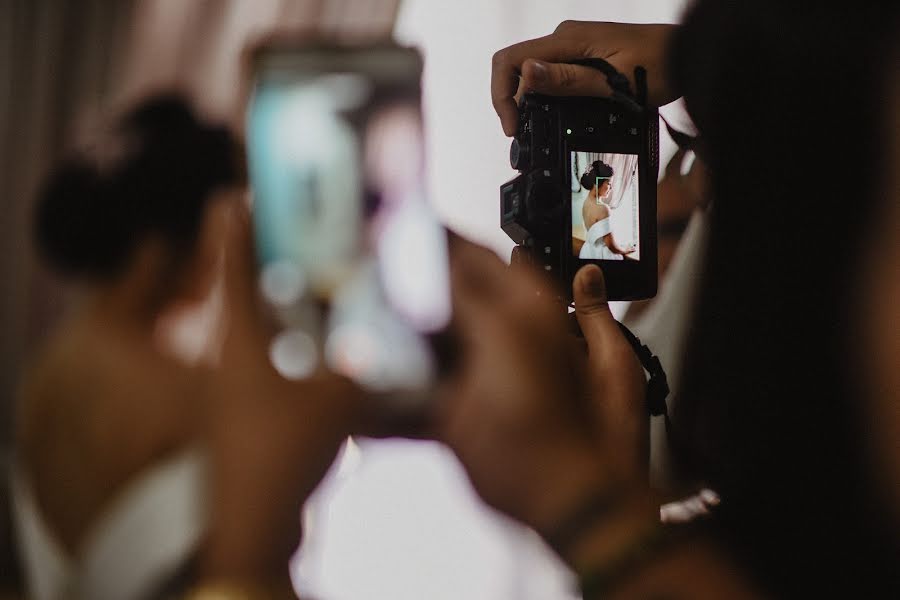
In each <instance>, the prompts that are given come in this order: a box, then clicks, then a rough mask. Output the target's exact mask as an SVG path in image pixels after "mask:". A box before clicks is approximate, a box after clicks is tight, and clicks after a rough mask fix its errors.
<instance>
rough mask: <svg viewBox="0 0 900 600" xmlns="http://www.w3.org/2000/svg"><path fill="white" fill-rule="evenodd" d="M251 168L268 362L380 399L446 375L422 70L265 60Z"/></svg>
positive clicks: (417, 62) (293, 56)
mask: <svg viewBox="0 0 900 600" xmlns="http://www.w3.org/2000/svg"><path fill="white" fill-rule="evenodd" d="M255 68H256V79H255V86H254V93H253V98H252V102H251V104H250V108H249V113H248V159H249V168H250V177H251V183H252V187H253V219H254V227H255V233H256V243H257V254H258V259H259V264H260V288H261V292H262V295H263V296H264V297H265V298H266V300H267V302H268V303H269V304H270V305H271V307H272V308H273V309H274V310H275V312H276V314H277V315H278V319H279V321H280V323H281V325H282V326H283V327H284V331H283V332H282V334H281V335H279V336H278V337H277V338H276V340H275V342H274V343H273V347H272V351H271V355H272V360H273V363H274V364H275V366H276V368H278V369H279V371H281V372H282V373H283V374H285V375H287V376H293V377H302V376H304V375H306V374H307V373H308V372H309V371H311V370H313V369H314V368H317V367H318V366H320V365H321V364H322V363H324V364H325V365H326V366H328V367H329V368H331V369H332V370H336V371H338V372H340V373H343V374H346V375H348V376H350V377H351V378H353V379H355V380H357V381H358V382H360V383H362V384H364V385H367V386H369V387H374V388H381V389H391V388H397V387H401V388H404V387H405V388H416V387H420V386H422V385H427V382H428V381H430V379H431V377H432V376H433V374H434V371H435V365H434V358H433V355H432V353H431V351H430V348H429V344H428V342H427V340H426V336H427V335H428V334H431V333H435V332H438V331H440V330H442V329H443V328H444V327H446V325H447V324H448V322H449V319H450V293H449V276H448V272H447V271H448V267H447V248H446V244H447V241H446V235H445V233H444V230H443V228H442V227H441V226H440V224H439V223H438V221H437V219H436V218H435V216H434V214H433V213H432V211H431V208H430V206H429V204H428V202H427V198H426V194H425V181H424V173H425V153H424V139H423V138H424V136H423V125H422V115H421V107H420V95H421V92H420V78H421V70H422V62H421V57H420V55H419V54H418V52H416V51H415V50H412V49H408V48H401V47H397V46H392V45H379V46H369V47H322V46H315V47H307V48H270V49H267V50H263V51H261V52H260V53H259V54H258V56H257V58H256V65H255Z"/></svg>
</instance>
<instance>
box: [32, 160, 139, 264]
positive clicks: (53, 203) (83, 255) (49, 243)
mask: <svg viewBox="0 0 900 600" xmlns="http://www.w3.org/2000/svg"><path fill="white" fill-rule="evenodd" d="M104 187H105V186H104V183H103V180H102V177H101V176H100V174H99V172H98V170H97V169H96V167H94V166H93V165H92V164H91V163H90V162H89V161H87V160H85V159H84V158H83V157H79V158H74V159H70V160H69V161H68V162H65V163H63V164H62V165H61V166H60V167H58V168H57V169H56V170H55V171H54V173H53V175H52V176H51V178H50V179H49V180H48V181H47V183H46V184H45V186H44V188H43V189H42V191H41V193H40V195H39V197H38V201H37V206H36V214H35V221H34V224H35V230H34V235H35V241H36V243H37V248H38V252H39V253H40V254H41V256H42V258H44V259H45V260H46V261H47V262H48V263H49V264H50V266H51V267H53V268H54V269H56V270H58V271H59V272H61V273H62V274H64V275H76V276H104V275H107V274H109V273H111V272H113V271H115V269H116V268H117V267H118V266H119V264H120V261H121V259H122V257H123V256H124V255H126V254H127V253H128V248H127V247H126V246H127V241H128V235H127V232H124V231H122V229H121V226H122V223H121V222H119V223H114V222H111V221H118V219H112V218H111V217H113V216H114V215H113V214H112V213H113V212H114V211H113V210H112V209H113V207H112V206H109V202H107V194H106V190H105V189H104Z"/></svg>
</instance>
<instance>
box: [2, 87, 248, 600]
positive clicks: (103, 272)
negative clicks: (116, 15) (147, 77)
mask: <svg viewBox="0 0 900 600" xmlns="http://www.w3.org/2000/svg"><path fill="white" fill-rule="evenodd" d="M234 151H235V148H234V143H233V141H232V140H231V138H230V136H229V135H228V134H227V133H226V131H225V130H223V129H218V128H214V127H209V126H206V125H203V124H202V123H200V122H199V121H197V120H196V118H195V117H194V116H193V115H192V113H191V112H190V109H189V108H188V107H187V106H186V105H185V104H184V103H183V102H182V101H180V100H178V99H177V98H167V97H163V98H157V99H154V100H150V101H148V102H145V103H144V104H142V105H141V106H139V107H137V108H136V109H135V110H133V111H132V112H130V113H129V114H128V115H126V116H125V117H124V118H123V119H122V120H121V121H120V122H119V123H118V124H117V125H116V127H115V128H114V130H113V131H112V132H111V134H110V135H108V136H106V138H104V141H103V143H101V144H99V145H98V146H96V147H94V148H91V149H90V150H89V151H88V152H85V153H82V154H79V155H75V156H73V157H71V158H70V159H69V160H68V161H67V162H65V163H64V164H62V165H61V166H60V167H59V168H58V169H57V171H55V172H54V173H53V174H52V176H51V177H50V179H49V181H48V184H47V185H46V186H45V188H44V191H43V193H42V195H41V198H40V200H39V203H38V207H37V213H36V218H35V223H36V229H35V233H36V238H37V241H38V247H39V250H40V252H41V254H42V255H43V257H44V258H45V259H46V260H47V262H48V263H49V264H50V265H51V266H52V267H54V268H55V269H56V270H57V271H58V272H60V273H61V274H62V275H64V276H66V277H67V278H68V279H69V280H70V281H71V282H72V283H73V284H75V285H76V286H77V288H78V290H77V291H78V296H79V302H78V304H77V305H76V306H75V307H74V308H73V310H72V311H71V313H70V315H69V316H68V318H67V319H66V320H65V322H64V323H63V325H62V326H60V327H59V329H58V330H57V331H56V333H55V334H54V335H53V336H52V337H51V339H50V340H49V341H48V342H47V343H46V344H45V347H44V350H43V352H41V353H40V354H39V355H38V357H37V358H36V360H35V361H34V363H33V367H32V368H31V369H30V370H29V372H28V373H27V375H26V377H25V380H24V382H23V386H22V394H21V398H20V403H19V414H18V419H17V435H16V442H17V448H16V451H17V456H16V465H15V474H14V480H13V495H14V517H15V519H16V521H17V523H16V525H17V531H18V538H19V544H20V547H21V554H22V555H23V559H24V563H25V565H24V566H25V571H26V575H27V579H28V580H29V584H30V588H31V589H30V593H31V594H32V595H33V596H34V597H37V598H55V597H69V596H82V597H85V596H90V597H97V598H99V597H109V598H115V597H120V598H124V597H135V598H137V597H142V596H143V595H147V594H149V593H151V592H150V590H148V589H141V586H140V585H135V584H134V583H133V582H135V581H136V580H140V579H141V574H140V573H137V572H135V571H134V569H138V570H140V569H144V570H145V571H147V572H151V571H155V573H154V574H153V576H152V577H149V578H148V579H147V582H145V583H146V585H150V586H158V585H160V584H161V583H162V582H160V581H151V580H152V579H154V578H156V579H158V578H160V577H162V578H165V577H169V576H171V575H172V574H173V573H174V571H175V570H178V569H181V568H183V567H184V564H181V563H185V562H186V561H187V560H188V559H189V556H187V554H189V553H190V552H191V551H192V549H193V547H194V546H196V544H197V543H198V541H199V536H200V534H201V533H202V523H201V522H200V521H201V520H202V517H203V515H202V514H200V513H201V512H202V509H201V507H202V487H203V481H202V479H203V466H202V465H203V461H202V456H201V455H200V454H199V453H198V450H197V448H196V446H197V444H198V442H199V430H198V423H199V417H200V415H201V411H202V402H203V398H204V395H205V389H204V388H205V382H206V374H205V373H204V371H203V369H201V368H197V367H190V366H187V365H185V364H183V363H182V362H181V361H179V360H178V359H177V358H176V357H175V355H174V354H173V353H172V352H171V351H169V349H168V348H167V347H166V345H165V344H164V343H163V342H162V340H161V338H160V335H159V329H160V323H161V322H162V320H163V318H164V317H165V316H166V315H167V314H169V313H171V312H172V311H174V310H178V309H180V308H183V307H185V306H189V305H191V304H194V303H196V302H198V301H200V300H202V299H203V298H204V297H205V296H206V294H207V293H208V291H209V287H210V285H211V281H212V277H213V274H212V271H213V269H214V268H215V265H216V261H217V260H218V256H219V253H220V250H219V248H218V244H219V243H220V237H221V235H220V233H221V232H220V231H219V230H218V229H217V227H218V225H217V224H218V223H220V222H221V219H218V218H217V214H218V213H222V212H223V211H225V210H227V208H228V207H227V206H226V205H225V203H224V202H214V201H213V198H214V197H216V196H215V194H214V192H215V190H216V189H217V188H220V187H224V186H228V185H231V184H233V183H235V182H236V181H237V180H238V170H237V167H236V165H237V162H236V155H235V152H234ZM180 521H185V523H184V524H183V525H184V526H183V527H180V528H179V523H180ZM167 522H168V523H170V526H167V527H159V525H160V524H166V523H167ZM179 529H180V531H179ZM166 532H171V534H169V533H166ZM132 536H133V537H134V539H133V540H131V541H130V544H126V545H122V544H121V542H122V541H123V540H124V541H128V540H127V539H126V538H130V537H132ZM154 536H158V537H156V538H155V537H154ZM154 542H155V543H154ZM142 544H143V545H144V547H143V548H142V547H141V545H142ZM167 550H177V552H176V555H175V556H167V557H166V556H162V554H163V553H165V552H166V551H167ZM154 553H156V554H154ZM117 579H118V580H119V582H120V583H121V585H117V584H116V580H117ZM126 580H130V581H126Z"/></svg>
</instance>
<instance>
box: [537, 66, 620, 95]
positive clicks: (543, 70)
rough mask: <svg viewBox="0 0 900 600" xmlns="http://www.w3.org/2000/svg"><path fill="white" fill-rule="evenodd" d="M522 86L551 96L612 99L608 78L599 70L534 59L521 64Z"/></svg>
mask: <svg viewBox="0 0 900 600" xmlns="http://www.w3.org/2000/svg"><path fill="white" fill-rule="evenodd" d="M522 84H523V85H524V87H525V89H526V90H530V91H534V92H538V93H541V94H548V95H550V96H603V97H609V96H611V95H612V88H610V87H609V83H607V81H606V77H605V76H604V75H603V74H602V73H601V72H600V71H598V70H597V69H593V68H591V67H585V66H582V65H570V64H565V63H549V62H544V61H541V60H535V59H533V58H529V59H528V60H526V61H525V62H524V63H523V64H522Z"/></svg>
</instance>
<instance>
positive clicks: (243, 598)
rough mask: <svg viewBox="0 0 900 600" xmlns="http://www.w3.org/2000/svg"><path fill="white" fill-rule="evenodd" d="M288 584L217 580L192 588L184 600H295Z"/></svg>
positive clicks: (295, 595)
mask: <svg viewBox="0 0 900 600" xmlns="http://www.w3.org/2000/svg"><path fill="white" fill-rule="evenodd" d="M296 598H297V594H296V593H295V592H294V589H293V588H292V587H291V586H290V585H288V584H274V583H273V584H265V583H260V582H255V581H240V580H227V579H216V580H209V581H201V582H200V583H198V584H197V585H195V586H192V587H191V588H190V589H189V590H188V592H187V593H186V594H185V595H184V597H183V599H182V600H288V599H289V600H295V599H296Z"/></svg>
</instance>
